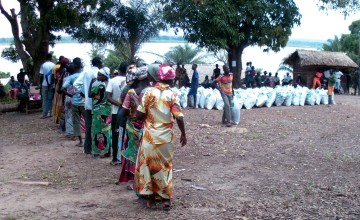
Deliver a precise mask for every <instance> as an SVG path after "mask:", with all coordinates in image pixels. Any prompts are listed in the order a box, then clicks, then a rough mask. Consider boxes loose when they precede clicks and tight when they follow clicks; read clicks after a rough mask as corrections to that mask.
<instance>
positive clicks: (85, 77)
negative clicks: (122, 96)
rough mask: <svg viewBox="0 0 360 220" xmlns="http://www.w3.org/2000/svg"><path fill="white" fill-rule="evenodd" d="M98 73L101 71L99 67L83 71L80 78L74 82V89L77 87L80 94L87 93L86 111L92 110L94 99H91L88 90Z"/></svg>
mask: <svg viewBox="0 0 360 220" xmlns="http://www.w3.org/2000/svg"><path fill="white" fill-rule="evenodd" d="M98 71H99V68H97V67H92V68H91V69H89V70H87V71H83V72H82V73H80V76H79V77H78V78H77V79H76V81H75V82H74V87H75V90H76V92H78V93H79V92H81V91H84V92H85V93H84V95H85V109H86V110H91V109H92V98H89V96H88V94H87V93H88V90H89V87H90V83H91V80H92V79H93V78H96V76H97V73H98Z"/></svg>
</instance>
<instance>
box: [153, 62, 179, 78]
mask: <svg viewBox="0 0 360 220" xmlns="http://www.w3.org/2000/svg"><path fill="white" fill-rule="evenodd" d="M157 73H158V78H159V80H172V79H175V70H174V69H173V68H172V67H170V66H168V65H166V64H161V65H160V66H159V70H158V72H157Z"/></svg>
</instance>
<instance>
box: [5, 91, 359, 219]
mask: <svg viewBox="0 0 360 220" xmlns="http://www.w3.org/2000/svg"><path fill="white" fill-rule="evenodd" d="M336 100H337V105H336V106H331V107H329V106H324V105H321V106H313V107H311V106H304V107H272V108H258V109H252V110H241V123H240V125H238V126H234V127H231V128H226V127H223V126H222V125H221V124H220V118H221V114H222V111H217V110H212V111H208V110H203V109H197V110H185V111H184V113H185V117H186V131H187V137H188V145H187V146H185V147H183V148H181V147H178V148H177V151H176V154H175V161H174V168H175V169H176V170H175V172H174V207H173V209H172V210H171V211H170V212H164V211H161V210H158V211H149V210H147V209H145V208H143V207H142V205H141V204H139V203H138V202H137V200H136V196H135V194H134V193H133V192H131V191H128V190H127V189H126V186H127V185H128V184H121V185H115V182H116V180H117V178H118V176H119V172H120V168H119V167H114V166H111V165H110V164H109V162H110V159H93V158H92V157H90V156H86V155H85V154H83V152H82V149H81V148H79V147H75V143H76V142H73V141H69V140H67V139H65V138H64V134H62V133H60V131H59V130H58V128H57V126H56V125H54V124H53V123H52V121H51V120H50V119H46V120H40V119H39V118H40V113H32V114H29V115H25V114H20V113H5V114H2V115H0V124H1V126H0V129H1V130H0V135H1V143H2V144H1V145H0V157H1V160H0V218H1V219H7V220H10V219H334V220H335V219H360V198H359V197H360V175H359V172H360V144H359V143H360V136H359V131H360V130H359V122H360V114H359V111H360V98H359V97H355V96H336ZM178 137H179V133H177V138H178ZM177 145H178V146H179V144H178V143H177ZM32 182H33V183H32ZM34 182H35V184H34ZM38 182H44V183H43V185H39V184H38ZM46 182H49V185H46V184H45V183H46Z"/></svg>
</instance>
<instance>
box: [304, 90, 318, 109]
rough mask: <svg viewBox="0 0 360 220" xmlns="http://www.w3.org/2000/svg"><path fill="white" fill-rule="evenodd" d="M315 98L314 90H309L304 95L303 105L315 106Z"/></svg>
mask: <svg viewBox="0 0 360 220" xmlns="http://www.w3.org/2000/svg"><path fill="white" fill-rule="evenodd" d="M315 101H316V97H315V90H313V89H312V90H309V91H308V92H307V94H306V100H305V103H306V104H307V105H311V106H313V105H315Z"/></svg>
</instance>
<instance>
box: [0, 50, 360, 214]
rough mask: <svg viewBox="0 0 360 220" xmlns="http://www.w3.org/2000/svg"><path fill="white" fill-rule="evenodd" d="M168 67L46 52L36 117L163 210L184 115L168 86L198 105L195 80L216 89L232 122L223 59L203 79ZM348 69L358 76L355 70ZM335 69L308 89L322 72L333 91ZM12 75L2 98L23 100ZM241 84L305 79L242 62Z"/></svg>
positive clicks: (24, 89) (23, 89)
mask: <svg viewBox="0 0 360 220" xmlns="http://www.w3.org/2000/svg"><path fill="white" fill-rule="evenodd" d="M173 66H174V64H173V63H169V64H162V63H161V62H155V63H153V64H150V65H146V64H141V63H125V62H124V63H121V65H120V66H119V68H118V70H114V71H113V72H112V73H110V69H109V68H107V67H104V65H103V62H102V60H101V58H99V57H95V58H93V59H92V61H91V68H90V69H88V70H84V68H83V65H82V60H81V59H80V58H79V57H77V58H75V59H73V60H72V61H71V60H69V59H68V58H66V57H64V56H60V57H59V59H58V62H57V63H53V62H52V55H51V54H48V55H47V60H46V61H45V62H44V63H43V64H42V65H41V68H40V75H41V77H40V85H41V100H42V116H41V119H47V118H52V119H53V121H54V123H56V124H59V125H60V128H61V129H62V130H63V131H64V132H65V133H66V137H67V138H69V139H71V140H73V141H78V143H76V146H78V147H83V151H84V153H85V154H88V155H91V156H92V157H93V158H95V159H97V158H111V162H110V164H111V165H114V166H119V167H121V168H120V169H119V180H118V183H121V182H132V184H131V185H127V189H129V190H133V191H134V192H135V193H136V195H137V196H138V197H139V198H140V199H141V201H144V202H143V204H145V206H146V207H147V208H149V209H154V208H157V205H158V203H160V202H162V203H163V206H162V207H163V209H164V210H169V209H171V207H172V203H171V200H172V161H173V157H174V149H175V148H174V141H175V140H174V127H173V124H174V123H175V121H176V123H177V125H178V127H179V130H180V133H181V134H180V143H181V145H182V146H184V145H186V143H187V139H186V133H185V126H184V115H183V113H182V111H181V107H180V104H179V97H178V95H177V94H176V92H175V91H174V90H173V87H174V86H175V85H177V86H178V88H180V87H190V89H189V92H188V101H189V102H190V100H193V103H197V100H196V99H197V92H198V88H199V86H203V87H205V88H214V89H215V88H216V89H219V91H220V94H221V97H222V99H223V101H224V111H223V117H222V123H223V124H225V125H226V126H228V127H230V126H231V106H233V95H234V91H233V86H232V81H233V74H232V73H231V72H230V68H229V66H228V65H224V66H223V68H222V71H221V69H220V68H219V66H218V64H216V66H215V69H214V70H213V72H212V75H211V77H210V78H209V77H208V76H206V77H205V80H204V81H203V82H202V83H199V73H198V71H197V64H193V65H192V71H193V73H192V78H191V80H190V78H189V76H188V74H187V71H186V69H185V67H184V64H177V67H176V68H174V67H173ZM355 73H356V74H357V75H358V78H357V79H359V76H360V70H358V71H357V72H355ZM342 75H343V74H342V73H341V72H340V71H338V70H335V71H329V72H324V73H320V72H318V73H316V74H315V76H314V80H313V88H316V87H319V88H321V87H323V82H324V80H323V78H324V76H326V79H327V84H326V86H327V89H328V91H329V96H330V95H331V94H332V92H333V90H334V88H336V89H339V90H340V87H341V82H340V78H341V76H342ZM17 78H18V81H16V80H15V79H14V77H13V76H12V77H11V79H10V81H9V83H8V96H9V97H12V98H14V99H15V98H17V99H19V100H27V99H29V96H28V94H29V93H28V90H29V87H30V83H29V79H28V77H27V75H26V73H25V72H24V71H22V70H21V71H20V73H19V74H18V76H17ZM244 84H245V85H246V87H247V88H255V87H272V88H274V87H276V86H278V85H280V84H282V85H293V86H295V87H296V86H298V85H300V86H304V80H303V79H302V78H301V76H300V75H298V76H297V77H296V79H292V77H291V75H290V74H289V73H287V74H286V75H285V76H284V78H283V80H282V82H280V78H279V76H278V73H275V75H274V76H273V75H272V73H271V72H270V73H267V72H266V71H264V72H263V73H262V74H261V73H260V72H256V71H255V68H254V66H252V63H251V62H248V63H247V64H246V70H245V81H244ZM1 88H3V85H2V84H1V83H0V90H1ZM0 95H4V94H2V93H0ZM329 99H330V98H329ZM22 105H23V104H21V103H20V108H23V106H22ZM195 105H196V104H195ZM195 105H193V107H194V108H196V106H195ZM188 106H190V103H189V105H188ZM83 133H85V135H84V137H83V135H82V134H83ZM83 139H84V140H83Z"/></svg>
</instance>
